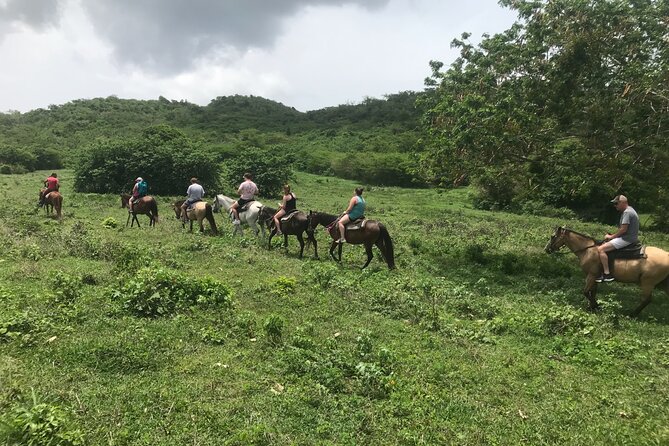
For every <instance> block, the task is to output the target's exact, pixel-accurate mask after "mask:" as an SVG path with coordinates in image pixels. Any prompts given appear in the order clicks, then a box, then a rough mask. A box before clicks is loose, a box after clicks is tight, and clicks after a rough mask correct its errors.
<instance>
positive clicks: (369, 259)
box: [362, 242, 374, 269]
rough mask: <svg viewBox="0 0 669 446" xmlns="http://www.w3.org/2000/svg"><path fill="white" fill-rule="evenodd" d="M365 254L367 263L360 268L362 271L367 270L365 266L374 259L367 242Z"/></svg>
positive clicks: (370, 245) (370, 246)
mask: <svg viewBox="0 0 669 446" xmlns="http://www.w3.org/2000/svg"><path fill="white" fill-rule="evenodd" d="M365 252H366V253H367V262H365V264H364V265H363V266H362V269H365V268H367V265H369V262H371V261H372V258H373V257H374V254H372V244H371V243H369V242H367V243H365Z"/></svg>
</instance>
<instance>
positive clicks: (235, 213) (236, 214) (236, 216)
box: [230, 201, 239, 221]
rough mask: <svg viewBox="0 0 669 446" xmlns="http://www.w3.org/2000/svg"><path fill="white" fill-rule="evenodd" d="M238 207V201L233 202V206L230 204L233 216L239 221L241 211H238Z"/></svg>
mask: <svg viewBox="0 0 669 446" xmlns="http://www.w3.org/2000/svg"><path fill="white" fill-rule="evenodd" d="M238 207H239V204H237V202H236V201H235V202H234V203H232V206H230V211H231V212H232V218H233V219H234V220H237V221H239V212H237V208H238Z"/></svg>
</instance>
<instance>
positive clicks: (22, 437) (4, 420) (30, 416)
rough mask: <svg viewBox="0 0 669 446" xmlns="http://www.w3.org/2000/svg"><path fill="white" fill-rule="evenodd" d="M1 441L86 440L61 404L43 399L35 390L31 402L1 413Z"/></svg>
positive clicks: (41, 445) (70, 443) (68, 443)
mask: <svg viewBox="0 0 669 446" xmlns="http://www.w3.org/2000/svg"><path fill="white" fill-rule="evenodd" d="M0 441H2V444H6V445H27V446H76V445H81V444H84V438H83V435H82V433H81V431H79V430H78V429H75V428H73V427H72V426H71V423H70V421H69V417H68V416H67V415H66V413H65V411H64V410H63V409H61V408H60V407H59V406H56V405H53V404H46V403H40V402H38V401H37V398H36V397H35V394H34V392H33V398H32V401H30V402H24V403H22V404H17V405H14V406H13V407H11V408H10V409H9V410H8V411H6V412H5V413H4V414H2V415H0Z"/></svg>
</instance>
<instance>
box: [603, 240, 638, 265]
mask: <svg viewBox="0 0 669 446" xmlns="http://www.w3.org/2000/svg"><path fill="white" fill-rule="evenodd" d="M606 254H607V255H608V257H609V270H610V271H611V272H613V266H614V265H615V263H616V260H632V259H645V258H648V256H647V255H646V246H645V245H642V244H641V243H640V242H636V243H632V244H631V245H628V246H625V247H624V248H621V249H616V250H614V251H609V252H607V253H606Z"/></svg>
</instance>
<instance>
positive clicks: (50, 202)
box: [44, 191, 63, 220]
mask: <svg viewBox="0 0 669 446" xmlns="http://www.w3.org/2000/svg"><path fill="white" fill-rule="evenodd" d="M54 209H55V210H56V218H57V219H58V220H61V219H62V218H63V215H62V212H61V211H62V209H63V196H62V195H61V194H60V192H58V191H53V192H49V193H48V194H47V195H46V196H45V197H44V211H45V212H46V214H47V215H51V214H52V213H53V211H54Z"/></svg>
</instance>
